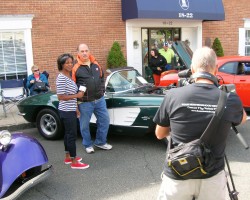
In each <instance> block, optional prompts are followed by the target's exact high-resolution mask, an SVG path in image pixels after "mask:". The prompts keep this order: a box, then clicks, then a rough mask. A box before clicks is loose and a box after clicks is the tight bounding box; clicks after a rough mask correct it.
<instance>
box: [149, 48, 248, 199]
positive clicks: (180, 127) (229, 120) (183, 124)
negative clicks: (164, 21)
mask: <svg viewBox="0 0 250 200" xmlns="http://www.w3.org/2000/svg"><path fill="white" fill-rule="evenodd" d="M216 60H217V57H216V54H215V52H214V51H213V50H212V49H210V48H208V47H203V48H200V49H197V50H196V51H195V52H194V54H193V58H192V64H191V70H192V74H194V75H195V74H196V73H200V72H203V73H209V74H210V76H215V75H216V72H217V68H216ZM219 96H220V90H219V89H218V87H217V85H215V84H214V82H212V81H211V80H209V79H206V78H204V76H203V77H197V78H196V79H195V83H193V84H190V85H187V86H184V87H180V88H174V89H171V90H170V91H169V92H168V94H167V95H166V96H165V98H164V100H163V102H162V104H161V106H160V107H159V109H158V111H157V113H156V115H155V117H154V119H153V121H154V122H155V123H156V124H157V125H156V130H155V134H156V137H157V138H158V139H163V138H164V137H167V136H169V135H170V128H171V140H172V143H171V144H172V145H174V146H178V144H181V143H188V142H190V141H193V140H195V139H198V138H200V136H201V134H202V133H203V132H204V130H205V129H206V127H207V126H208V123H209V122H210V120H211V118H212V116H213V112H211V108H216V106H217V103H218V99H219ZM192 105H195V106H196V107H197V108H194V106H192ZM246 118H247V115H246V112H245V111H244V109H243V107H242V103H241V101H240V98H239V97H238V95H237V94H236V93H230V94H229V96H228V99H227V103H226V106H225V111H224V114H223V115H222V118H221V120H220V122H219V125H218V129H217V132H216V133H215V134H216V144H213V145H212V144H210V148H211V151H212V153H213V155H214V156H215V158H216V165H215V166H214V169H213V171H211V172H210V174H208V176H207V177H206V178H205V179H188V180H184V179H182V178H180V177H179V176H178V175H177V174H176V173H175V172H173V171H172V170H171V169H170V166H168V164H167V163H168V160H167V159H166V161H165V164H164V171H163V175H162V185H161V188H160V191H159V194H158V199H159V200H160V199H161V200H164V199H165V200H191V199H192V198H195V199H196V200H214V199H216V200H226V199H227V198H226V188H227V186H226V182H227V180H226V174H225V171H224V167H225V163H224V154H225V147H226V139H227V136H228V133H229V130H230V128H231V126H232V124H233V125H235V126H237V125H239V124H241V123H243V122H245V121H246ZM169 145H170V144H169Z"/></svg>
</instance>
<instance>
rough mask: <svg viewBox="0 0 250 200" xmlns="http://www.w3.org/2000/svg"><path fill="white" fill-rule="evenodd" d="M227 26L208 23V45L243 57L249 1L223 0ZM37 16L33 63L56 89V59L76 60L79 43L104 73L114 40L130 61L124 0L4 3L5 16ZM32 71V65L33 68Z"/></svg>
mask: <svg viewBox="0 0 250 200" xmlns="http://www.w3.org/2000/svg"><path fill="white" fill-rule="evenodd" d="M223 1H224V8H225V16H226V20H225V21H218V22H217V21H213V22H204V23H203V44H205V39H206V38H210V39H211V43H212V42H213V40H214V39H215V38H216V37H218V38H219V39H220V41H221V43H222V46H223V48H224V52H225V55H233V54H237V53H238V37H239V33H238V30H239V28H240V27H243V18H250V12H249V10H250V9H249V2H248V1H249V0H238V1H237V0H230V1H229V0H223ZM11 14H33V15H34V19H33V22H32V25H33V28H32V46H33V56H34V64H36V65H38V66H40V67H41V70H47V71H48V72H49V73H50V78H49V81H50V84H51V86H52V89H54V87H55V78H56V76H57V74H58V70H57V66H56V59H57V57H58V56H59V55H60V54H62V53H65V52H69V53H72V54H73V55H74V56H75V55H76V47H77V45H78V44H79V43H82V42H84V43H87V44H88V45H89V47H90V50H91V52H92V53H93V55H95V57H96V58H97V60H98V61H99V62H100V64H101V65H102V66H103V68H104V69H105V68H106V58H107V55H108V52H109V50H110V48H111V46H112V44H113V42H114V41H118V42H119V43H120V44H121V45H122V50H123V52H124V55H125V56H126V53H125V52H126V30H125V22H124V21H122V18H121V17H122V16H121V0H106V1H103V0H89V1H87V0H85V1H84V0H82V1H79V0H78V1H77V0H70V1H60V0H43V1H37V0H29V1H24V0H11V1H10V0H1V1H0V15H11ZM28 67H30V66H28Z"/></svg>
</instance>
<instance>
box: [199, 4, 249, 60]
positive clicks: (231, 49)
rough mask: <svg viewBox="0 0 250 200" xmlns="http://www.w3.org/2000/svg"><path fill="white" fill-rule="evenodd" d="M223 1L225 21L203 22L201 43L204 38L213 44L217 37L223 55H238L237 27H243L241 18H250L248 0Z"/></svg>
mask: <svg viewBox="0 0 250 200" xmlns="http://www.w3.org/2000/svg"><path fill="white" fill-rule="evenodd" d="M223 3H224V9H225V21H218V22H216V21H213V22H204V23H203V45H204V44H205V40H206V38H210V39H211V44H213V41H214V39H215V38H216V37H218V38H219V39H220V41H221V44H222V47H223V49H224V54H225V55H238V46H239V28H243V27H244V21H243V18H250V11H249V10H250V6H249V0H230V1H229V0H223Z"/></svg>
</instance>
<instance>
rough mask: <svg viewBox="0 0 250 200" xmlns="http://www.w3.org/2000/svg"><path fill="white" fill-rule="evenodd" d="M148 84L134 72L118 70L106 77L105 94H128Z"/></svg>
mask: <svg viewBox="0 0 250 200" xmlns="http://www.w3.org/2000/svg"><path fill="white" fill-rule="evenodd" d="M148 84H149V83H148V82H147V81H146V80H145V79H144V78H143V77H142V76H141V75H140V74H139V72H138V71H136V70H134V69H133V70H120V71H116V72H113V73H112V74H111V75H109V76H108V77H107V84H106V92H112V93H113V92H114V93H120V92H130V91H133V90H134V89H137V88H141V87H144V86H146V85H148Z"/></svg>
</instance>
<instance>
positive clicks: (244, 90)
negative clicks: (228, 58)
mask: <svg viewBox="0 0 250 200" xmlns="http://www.w3.org/2000/svg"><path fill="white" fill-rule="evenodd" d="M240 63H244V62H238V61H233V62H226V63H224V64H222V65H221V66H219V68H218V73H217V77H218V78H219V80H220V83H221V84H234V85H235V89H236V92H237V94H238V95H239V97H240V99H241V101H242V103H243V106H244V107H250V99H249V98H247V96H248V95H249V91H250V75H246V74H238V73H237V72H238V66H239V64H240Z"/></svg>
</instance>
